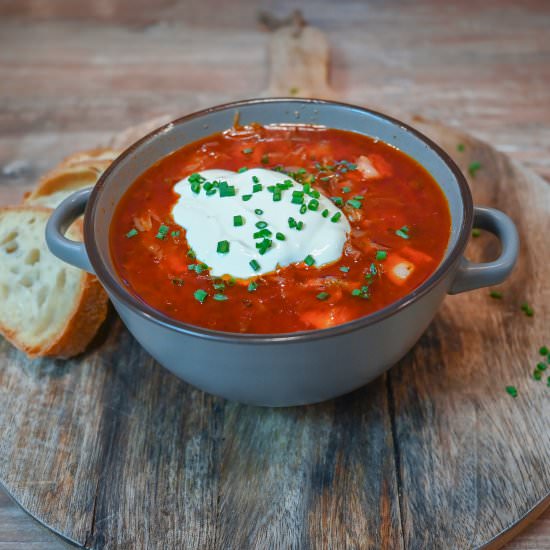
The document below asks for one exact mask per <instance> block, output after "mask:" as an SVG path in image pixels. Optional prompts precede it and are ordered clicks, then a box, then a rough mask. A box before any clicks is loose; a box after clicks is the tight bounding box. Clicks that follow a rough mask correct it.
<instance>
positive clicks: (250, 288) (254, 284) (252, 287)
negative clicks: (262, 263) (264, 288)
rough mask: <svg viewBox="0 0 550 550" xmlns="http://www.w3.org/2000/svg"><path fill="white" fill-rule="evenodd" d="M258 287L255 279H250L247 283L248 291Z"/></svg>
mask: <svg viewBox="0 0 550 550" xmlns="http://www.w3.org/2000/svg"><path fill="white" fill-rule="evenodd" d="M257 288H258V283H256V282H255V281H250V282H249V283H248V292H254V291H255V290H256V289H257Z"/></svg>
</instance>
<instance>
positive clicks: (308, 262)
mask: <svg viewBox="0 0 550 550" xmlns="http://www.w3.org/2000/svg"><path fill="white" fill-rule="evenodd" d="M304 263H305V264H306V265H307V266H308V267H311V266H312V265H313V264H314V263H315V258H314V257H313V256H312V255H311V254H308V255H307V256H306V257H305V258H304Z"/></svg>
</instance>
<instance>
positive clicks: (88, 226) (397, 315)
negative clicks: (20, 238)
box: [46, 99, 519, 406]
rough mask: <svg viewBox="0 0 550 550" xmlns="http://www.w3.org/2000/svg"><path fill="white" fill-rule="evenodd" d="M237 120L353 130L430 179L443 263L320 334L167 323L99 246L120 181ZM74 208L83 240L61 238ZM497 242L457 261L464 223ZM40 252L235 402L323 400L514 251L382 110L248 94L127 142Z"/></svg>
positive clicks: (506, 226) (155, 346) (510, 238)
mask: <svg viewBox="0 0 550 550" xmlns="http://www.w3.org/2000/svg"><path fill="white" fill-rule="evenodd" d="M236 113H239V115H240V120H241V123H243V124H247V123H251V122H259V123H260V124H264V125H265V124H282V123H291V124H295V123H302V124H321V125H325V126H328V127H331V128H340V129H343V130H351V131H354V132H359V133H362V134H365V135H368V136H371V137H374V138H378V139H380V140H382V141H384V142H386V143H389V144H391V145H394V146H396V147H398V148H399V149H401V150H402V151H404V152H405V153H406V154H408V155H409V156H411V157H413V158H414V159H416V160H417V161H418V162H419V163H420V164H422V165H423V166H424V167H425V168H426V169H427V170H428V171H429V172H430V173H431V174H432V176H433V177H434V178H435V180H436V181H437V182H438V183H439V185H440V187H441V189H442V190H443V192H444V193H445V195H446V197H447V199H448V202H449V205H450V210H451V216H452V232H451V237H450V242H449V245H448V248H447V251H446V254H445V257H444V259H443V260H442V262H441V264H440V265H439V267H438V268H437V270H436V271H435V272H434V273H433V275H432V276H431V277H430V278H429V279H427V280H426V281H425V282H424V283H423V284H422V285H420V286H419V287H418V288H417V289H416V290H414V291H413V292H411V293H410V294H408V295H407V296H405V297H404V298H402V299H400V300H398V301H397V302H395V303H393V304H391V305H389V306H388V307H386V308H384V309H382V310H380V311H377V312H376V313H373V314H371V315H368V316H365V317H363V318H360V319H356V320H354V321H352V322H349V323H346V324H343V325H339V326H336V327H333V328H329V329H324V330H314V331H309V332H296V333H292V334H271V335H263V334H262V335H254V334H234V333H225V332H217V331H213V330H208V329H205V328H201V327H196V326H193V325H188V324H185V323H182V322H179V321H175V320H174V319H171V318H169V317H167V316H166V315H164V314H162V313H160V312H159V311H157V310H155V309H153V308H151V307H149V306H147V305H146V304H143V303H142V302H141V301H139V300H137V299H136V298H135V297H133V296H132V295H131V294H130V293H129V292H128V291H127V290H126V289H125V288H124V286H123V285H122V284H121V282H120V278H119V277H118V275H117V273H116V271H115V269H114V268H113V263H112V259H111V257H110V253H109V226H110V222H111V216H112V215H113V211H114V209H115V206H116V204H117V203H118V201H119V200H120V198H121V196H122V195H123V194H124V192H125V191H126V189H127V188H128V186H130V185H131V184H132V183H133V182H134V181H135V179H136V178H137V177H138V176H139V175H140V174H141V173H142V172H144V171H145V170H146V169H147V168H149V167H150V166H151V165H152V164H153V163H154V162H156V161H157V160H159V159H161V158H163V157H165V156H166V155H168V154H169V153H171V152H173V151H175V150H177V149H179V148H180V147H182V146H184V145H186V144H187V143H190V142H193V141H195V140H197V139H200V138H202V137H204V136H207V135H209V134H212V133H214V132H218V131H222V130H226V129H227V128H229V127H231V126H232V124H233V119H234V117H235V114H236ZM83 212H85V217H84V244H81V243H76V242H73V241H69V240H68V239H66V238H65V237H64V233H65V231H66V230H67V228H68V227H69V225H70V224H71V222H72V221H74V219H75V218H76V217H77V216H79V215H81V214H82V213H83ZM473 223H475V226H476V227H480V228H482V229H486V230H488V231H490V232H492V233H494V234H495V235H496V236H497V237H498V238H499V239H500V241H501V245H502V252H501V255H500V257H499V258H498V259H497V260H495V261H492V262H488V263H482V264H473V263H471V262H469V261H468V260H466V259H465V258H464V257H463V252H464V248H465V246H466V243H467V242H468V238H469V236H470V232H471V229H472V224H473ZM46 239H47V243H48V246H49V247H50V250H51V251H52V252H53V253H54V254H55V255H56V256H58V257H59V258H61V259H62V260H64V261H66V262H68V263H70V264H72V265H74V266H77V267H80V268H82V269H84V270H86V271H89V272H92V273H95V274H97V276H98V277H99V280H100V281H101V283H102V284H103V286H104V287H105V289H106V290H107V292H108V293H109V296H110V298H111V300H112V302H113V304H114V306H115V308H116V309H117V311H118V313H119V314H120V317H121V318H122V320H123V321H124V323H125V324H126V326H127V327H128V329H129V330H130V331H131V332H132V334H133V335H134V336H135V338H136V339H137V340H138V341H139V342H140V343H141V345H142V346H143V347H144V348H145V349H146V350H147V351H148V352H149V353H150V354H151V355H152V356H153V357H154V358H155V359H156V360H157V361H158V362H159V363H161V364H162V365H164V366H165V367H166V368H167V369H169V370H170V371H172V372H173V373H174V374H175V375H176V376H178V377H180V378H182V379H183V380H186V381H187V382H189V383H191V384H193V385H195V386H197V387H199V388H201V389H203V390H205V391H207V392H210V393H213V394H217V395H221V396H224V397H226V398H228V399H234V400H237V401H242V402H246V403H252V404H256V405H266V406H285V405H301V404H306V403H315V402H318V401H323V400H325V399H330V398H332V397H336V396H338V395H342V394H344V393H346V392H350V391H351V390H354V389H355V388H358V387H360V386H362V385H363V384H365V383H367V382H368V381H369V380H372V379H373V378H375V377H376V376H378V375H379V374H381V373H383V372H384V371H385V370H386V369H388V368H389V367H391V366H392V365H393V364H395V363H396V362H397V361H398V360H399V359H400V358H401V357H402V356H403V355H404V354H405V353H406V352H407V351H408V350H409V349H410V348H411V347H412V346H413V345H414V343H415V342H416V341H417V340H418V338H419V337H420V335H421V334H422V333H423V332H424V330H425V329H426V327H427V326H428V324H429V323H430V321H431V320H432V318H433V317H434V315H435V313H436V311H437V308H438V307H439V304H440V303H441V301H442V300H443V298H444V297H445V295H446V294H447V293H451V294H452V293H458V292H463V291H465V290H471V289H474V288H479V287H483V286H488V285H494V284H497V283H500V282H502V281H503V280H504V279H505V278H506V277H507V276H508V275H509V273H510V272H511V270H512V268H513V266H514V264H515V262H516V258H517V254H518V248H519V244H518V236H517V232H516V229H515V227H514V224H513V223H512V221H511V220H510V219H509V218H508V217H507V216H506V215H504V214H503V213H501V212H499V211H497V210H493V209H491V208H474V207H473V205H472V197H471V195H470V191H469V189H468V185H467V183H466V181H465V179H464V176H463V175H462V174H461V172H460V171H459V169H458V167H457V166H456V165H455V163H454V162H453V161H452V160H451V159H450V158H449V156H448V155H447V154H446V153H445V152H444V151H442V150H441V149H440V148H439V147H438V146H437V145H436V144H434V143H432V142H431V141H430V140H429V139H428V138H426V137H425V136H423V135H422V134H420V133H419V132H417V131H416V130H414V129H412V128H410V127H409V126H407V125H405V124H403V123H401V122H399V121H397V120H393V119H391V118H389V117H387V116H384V115H382V114H380V113H376V112H373V111H368V110H366V109H362V108H359V107H354V106H351V105H344V104H341V103H334V102H327V101H319V100H304V99H259V100H249V101H242V102H239V103H232V104H228V105H222V106H219V107H214V108H212V109H207V110H205V111H201V112H199V113H195V114H192V115H189V116H186V117H184V118H181V119H179V120H176V121H174V122H172V123H170V124H167V125H166V126H163V127H162V128H159V129H158V130H156V131H154V132H152V133H151V134H149V135H148V136H146V137H144V138H143V139H141V140H140V141H138V142H137V143H136V144H135V145H133V146H132V147H130V148H129V149H128V150H126V151H125V152H124V153H123V154H122V155H121V156H120V157H119V158H118V159H117V160H116V161H115V162H114V163H113V164H112V165H111V167H110V168H109V169H108V170H107V171H106V172H105V173H104V174H103V176H102V177H101V179H100V180H99V182H98V184H97V185H96V186H95V187H94V188H93V189H85V190H82V191H78V192H76V193H74V194H73V195H72V196H70V197H69V198H67V199H66V200H65V201H64V202H63V203H62V204H61V205H60V206H59V207H58V208H57V210H56V211H55V212H54V213H53V215H52V217H51V219H50V221H49V223H48V226H47V228H46Z"/></svg>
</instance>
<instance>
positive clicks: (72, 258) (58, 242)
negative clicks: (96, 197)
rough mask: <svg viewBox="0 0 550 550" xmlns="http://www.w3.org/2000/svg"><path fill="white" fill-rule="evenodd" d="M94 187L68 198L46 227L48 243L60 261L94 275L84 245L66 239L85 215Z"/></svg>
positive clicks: (56, 210) (77, 192) (57, 209)
mask: <svg viewBox="0 0 550 550" xmlns="http://www.w3.org/2000/svg"><path fill="white" fill-rule="evenodd" d="M92 189H93V187H88V188H86V189H81V190H80V191H76V192H75V193H73V194H72V195H71V196H69V197H67V198H66V199H65V200H64V201H63V202H62V203H61V204H60V205H59V206H58V207H57V208H56V209H55V210H54V212H53V214H52V215H51V216H50V219H49V220H48V223H47V225H46V243H47V245H48V248H49V249H50V251H51V252H52V254H54V255H55V256H57V257H58V258H59V259H61V260H63V261H64V262H67V263H68V264H71V265H74V266H75V267H78V268H80V269H83V270H84V271H88V272H89V273H93V272H94V270H93V268H92V264H91V263H90V259H89V258H88V253H87V252H86V247H85V246H84V243H80V242H77V241H72V240H70V239H67V237H65V233H66V232H67V229H69V227H70V226H71V224H72V223H73V222H74V221H75V220H76V219H77V218H78V217H79V216H81V215H82V214H83V213H84V210H85V209H86V204H87V203H88V199H89V198H90V193H91V192H92Z"/></svg>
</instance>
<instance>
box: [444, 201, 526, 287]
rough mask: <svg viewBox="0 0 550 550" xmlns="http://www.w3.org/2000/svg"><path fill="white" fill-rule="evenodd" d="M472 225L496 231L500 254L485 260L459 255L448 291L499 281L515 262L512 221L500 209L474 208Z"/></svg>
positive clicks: (516, 245)
mask: <svg viewBox="0 0 550 550" xmlns="http://www.w3.org/2000/svg"><path fill="white" fill-rule="evenodd" d="M474 227H476V228H479V229H485V230H486V231H490V232H491V233H493V234H494V235H496V236H497V237H498V239H499V241H500V244H501V247H502V250H501V253H500V256H499V257H498V258H497V259H496V260H494V261H492V262H485V263H479V264H478V263H474V262H470V261H469V260H467V259H466V258H462V262H461V265H460V267H459V268H458V271H457V273H456V275H455V279H454V281H453V284H452V285H451V289H450V290H449V294H458V293H459V292H465V291H466V290H473V289H475V288H482V287H484V286H491V285H496V284H499V283H502V281H504V279H506V278H507V277H508V275H510V273H511V271H512V269H513V268H514V266H515V265H516V261H517V259H518V253H519V237H518V232H517V230H516V226H515V225H514V222H513V221H512V220H511V219H510V218H509V217H508V216H507V215H506V214H504V213H503V212H501V211H500V210H495V209H494V208H481V207H477V206H476V207H475V208H474Z"/></svg>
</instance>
